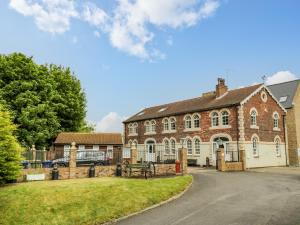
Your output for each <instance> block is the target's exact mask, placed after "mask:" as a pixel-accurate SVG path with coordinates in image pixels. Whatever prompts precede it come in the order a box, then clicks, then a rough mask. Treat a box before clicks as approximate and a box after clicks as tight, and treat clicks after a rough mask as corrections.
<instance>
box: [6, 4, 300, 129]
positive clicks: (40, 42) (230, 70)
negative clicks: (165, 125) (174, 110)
mask: <svg viewBox="0 0 300 225" xmlns="http://www.w3.org/2000/svg"><path fill="white" fill-rule="evenodd" d="M162 3H163V4H162ZM299 11H300V2H299V1H298V0H286V1H279V0H264V1H261V0H251V1H250V0H247V1H246V0H244V1H241V0H226V1H225V0H219V1H218V0H165V1H159V0H151V1H150V0H117V1H112V0H110V1H109V0H102V1H92V0H90V1H88V0H86V1H68V0H60V1H58V0H51V1H50V0H9V1H8V0H5V1H1V2H0V27H1V35H0V53H2V54H8V53H11V52H23V53H25V54H27V55H30V56H33V57H34V59H35V61H36V62H38V63H56V64H61V65H64V66H68V67H70V68H71V69H72V71H74V73H75V74H76V76H77V77H78V78H79V79H80V80H81V82H82V86H83V87H84V89H85V92H86V94H87V100H88V113H87V119H88V120H89V121H93V122H95V123H97V128H98V130H99V131H118V130H119V129H120V127H121V126H120V121H121V120H122V119H123V118H125V117H126V116H130V115H132V114H133V113H136V112H137V111H139V110H140V109H141V108H143V107H147V106H152V105H157V104H162V103H168V102H171V101H176V100H181V99H186V98H192V97H196V96H199V95H201V93H202V92H205V91H209V90H212V89H214V87H215V84H216V79H217V77H220V76H221V77H224V78H225V79H226V82H227V84H228V85H229V87H230V88H236V87H240V86H246V85H250V84H253V83H255V82H261V77H262V76H263V75H266V76H268V77H269V80H268V81H269V82H279V81H285V80H288V79H294V78H296V77H298V76H297V75H299V74H300V44H299V43H300V29H299V25H300V13H299Z"/></svg>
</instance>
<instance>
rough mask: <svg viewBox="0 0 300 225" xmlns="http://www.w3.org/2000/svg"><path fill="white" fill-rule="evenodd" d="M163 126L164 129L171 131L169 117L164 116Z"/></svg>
mask: <svg viewBox="0 0 300 225" xmlns="http://www.w3.org/2000/svg"><path fill="white" fill-rule="evenodd" d="M163 126H164V129H163V130H164V131H169V130H170V125H169V119H168V118H164V119H163Z"/></svg>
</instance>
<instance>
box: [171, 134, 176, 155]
mask: <svg viewBox="0 0 300 225" xmlns="http://www.w3.org/2000/svg"><path fill="white" fill-rule="evenodd" d="M170 147H171V148H170V151H171V154H172V155H175V153H176V140H175V139H173V138H171V139H170Z"/></svg>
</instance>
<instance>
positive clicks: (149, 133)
mask: <svg viewBox="0 0 300 225" xmlns="http://www.w3.org/2000/svg"><path fill="white" fill-rule="evenodd" d="M154 134H156V132H148V133H144V135H154Z"/></svg>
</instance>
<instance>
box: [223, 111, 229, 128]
mask: <svg viewBox="0 0 300 225" xmlns="http://www.w3.org/2000/svg"><path fill="white" fill-rule="evenodd" d="M222 125H223V126H226V125H229V113H228V112H227V111H223V112H222Z"/></svg>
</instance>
